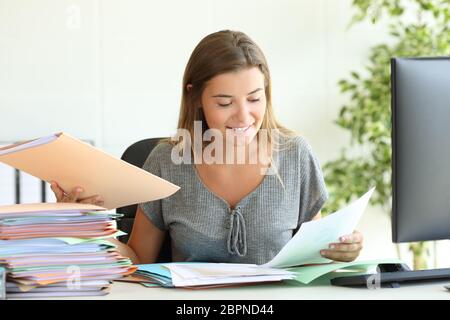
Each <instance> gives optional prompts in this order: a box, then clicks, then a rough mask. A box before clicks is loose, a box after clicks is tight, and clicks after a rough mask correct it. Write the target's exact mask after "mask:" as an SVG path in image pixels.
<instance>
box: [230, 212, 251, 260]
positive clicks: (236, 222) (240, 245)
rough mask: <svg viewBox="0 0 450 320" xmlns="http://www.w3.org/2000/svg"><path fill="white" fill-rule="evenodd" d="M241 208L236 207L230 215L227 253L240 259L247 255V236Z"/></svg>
mask: <svg viewBox="0 0 450 320" xmlns="http://www.w3.org/2000/svg"><path fill="white" fill-rule="evenodd" d="M240 210H241V208H240V207H236V208H235V209H234V210H232V211H231V213H230V232H229V233H228V243H227V247H228V253H230V254H232V255H235V254H237V255H238V256H240V257H243V256H245V255H246V254H247V235H246V230H245V221H244V217H243V216H242V213H241V211H240Z"/></svg>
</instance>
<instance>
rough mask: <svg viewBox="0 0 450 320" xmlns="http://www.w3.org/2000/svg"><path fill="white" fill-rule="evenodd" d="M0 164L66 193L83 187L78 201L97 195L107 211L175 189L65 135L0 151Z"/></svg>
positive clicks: (158, 178) (168, 194) (172, 191)
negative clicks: (53, 184) (56, 186)
mask: <svg viewBox="0 0 450 320" xmlns="http://www.w3.org/2000/svg"><path fill="white" fill-rule="evenodd" d="M0 162H4V163H6V164H8V165H10V166H12V167H14V168H16V169H19V170H22V171H24V172H27V173H28V174H31V175H32V176H35V177H37V178H39V179H41V180H44V181H47V182H50V181H52V180H53V181H56V182H58V183H59V184H60V186H61V188H62V189H63V190H65V191H66V192H70V191H71V190H72V189H73V188H75V187H78V186H80V187H83V188H84V192H83V193H82V194H81V198H86V197H89V196H93V195H97V194H98V195H101V196H102V197H103V198H104V201H105V202H104V207H105V208H107V209H114V208H118V207H123V206H127V205H132V204H136V203H142V202H147V201H153V200H157V199H162V198H165V197H168V196H170V195H172V194H173V193H175V192H176V191H177V190H178V189H179V187H178V186H176V185H174V184H172V183H170V182H168V181H166V180H164V179H161V178H160V177H158V176H155V175H153V174H151V173H149V172H147V171H145V170H143V169H141V168H138V167H136V166H134V165H132V164H129V163H127V162H125V161H123V160H121V159H117V158H115V157H113V156H111V155H109V154H107V153H105V152H103V151H101V150H100V149H97V148H95V147H93V146H91V145H89V144H87V143H84V142H82V141H80V140H78V139H75V138H73V137H71V136H69V135H68V134H65V133H58V134H54V135H51V136H47V137H43V138H40V139H36V140H32V141H28V142H24V143H20V144H15V145H10V146H7V147H3V148H0Z"/></svg>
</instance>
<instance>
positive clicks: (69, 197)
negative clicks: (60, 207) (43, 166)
mask: <svg viewBox="0 0 450 320" xmlns="http://www.w3.org/2000/svg"><path fill="white" fill-rule="evenodd" d="M50 188H51V189H52V191H53V193H54V194H55V197H56V201H57V202H77V203H89V204H94V205H96V206H103V204H104V203H105V201H104V200H103V198H102V197H101V196H99V195H95V196H91V197H88V198H83V199H80V195H81V194H82V193H83V188H81V187H75V188H73V190H72V191H71V192H70V193H66V192H65V191H64V190H63V189H62V188H61V187H60V186H59V185H58V183H57V182H56V181H51V183H50Z"/></svg>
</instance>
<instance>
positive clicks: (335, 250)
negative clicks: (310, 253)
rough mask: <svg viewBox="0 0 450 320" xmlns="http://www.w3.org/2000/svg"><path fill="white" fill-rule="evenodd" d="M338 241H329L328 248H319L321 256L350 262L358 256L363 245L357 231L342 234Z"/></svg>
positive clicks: (360, 235)
mask: <svg viewBox="0 0 450 320" xmlns="http://www.w3.org/2000/svg"><path fill="white" fill-rule="evenodd" d="M339 240H340V241H341V242H339V243H330V245H329V246H328V247H329V248H328V249H325V250H321V251H320V254H321V255H322V257H324V258H327V259H330V260H334V261H341V262H351V261H353V260H355V259H356V258H357V257H358V256H359V252H360V251H361V249H362V247H363V245H362V243H363V235H362V233H361V232H359V231H356V230H355V231H353V233H352V234H349V235H346V236H342V237H341V238H340V239H339Z"/></svg>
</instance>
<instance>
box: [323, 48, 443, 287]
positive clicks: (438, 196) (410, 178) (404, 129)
mask: <svg viewBox="0 0 450 320" xmlns="http://www.w3.org/2000/svg"><path fill="white" fill-rule="evenodd" d="M391 95H392V104H391V110H392V240H393V242H396V243H399V242H416V241H428V240H440V239H450V57H436V58H393V59H392V60H391ZM379 267H380V268H379V271H380V275H379V277H378V282H379V283H380V284H381V285H386V286H391V287H395V286H398V285H399V284H401V283H424V282H428V281H447V282H450V268H444V269H430V270H410V269H409V267H408V266H407V265H404V264H392V265H390V264H386V265H380V266H379ZM371 279H373V276H372V275H370V276H369V275H361V276H353V277H339V278H335V279H332V280H331V283H332V284H334V285H342V286H369V285H370V284H371V283H370V281H371Z"/></svg>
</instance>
